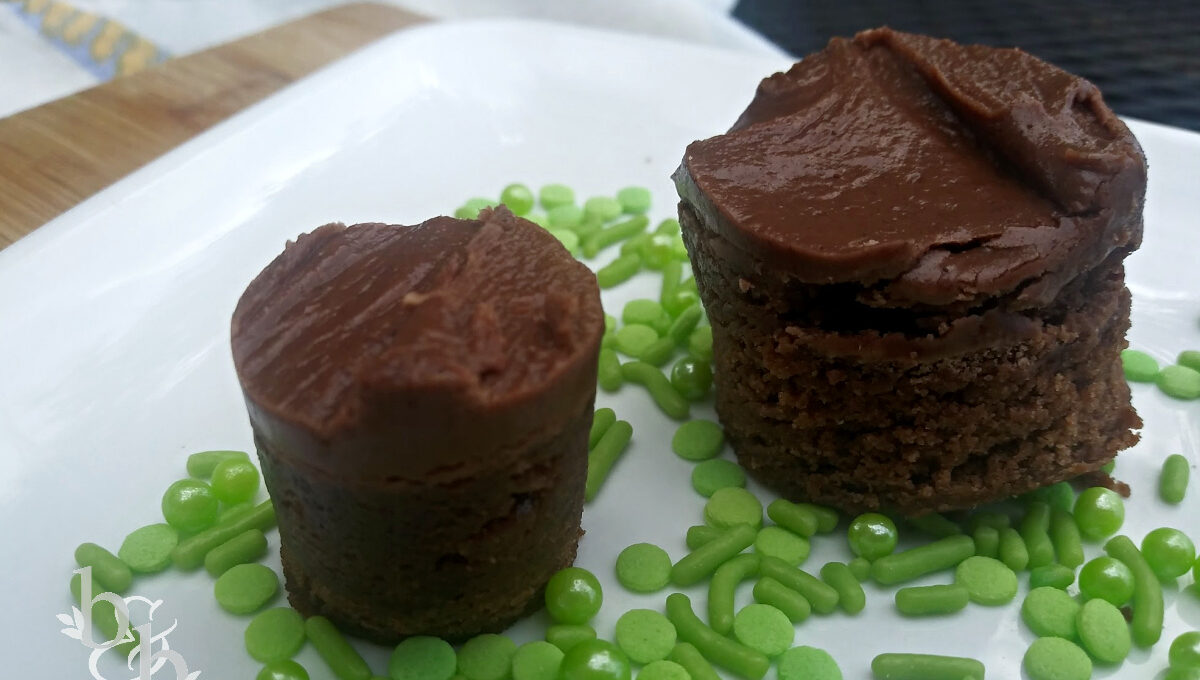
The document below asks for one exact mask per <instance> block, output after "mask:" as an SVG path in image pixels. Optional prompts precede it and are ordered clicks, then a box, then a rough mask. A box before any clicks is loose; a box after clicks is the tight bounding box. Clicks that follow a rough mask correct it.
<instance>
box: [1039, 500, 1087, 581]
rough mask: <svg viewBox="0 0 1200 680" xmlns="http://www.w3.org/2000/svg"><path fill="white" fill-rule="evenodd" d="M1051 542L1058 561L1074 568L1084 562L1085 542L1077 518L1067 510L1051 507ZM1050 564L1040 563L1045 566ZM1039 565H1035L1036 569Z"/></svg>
mask: <svg viewBox="0 0 1200 680" xmlns="http://www.w3.org/2000/svg"><path fill="white" fill-rule="evenodd" d="M1049 533H1050V542H1051V543H1052V544H1053V546H1054V554H1055V556H1056V558H1057V560H1058V563H1059V564H1061V565H1063V566H1064V567H1069V568H1071V569H1074V568H1075V567H1078V566H1079V565H1081V564H1083V560H1084V557H1083V542H1082V539H1081V538H1080V536H1079V527H1078V526H1077V525H1076V524H1075V518H1074V517H1073V516H1072V515H1071V513H1070V512H1069V511H1067V510H1062V509H1059V508H1051V509H1050V532H1049ZM1044 566H1048V565H1044V564H1043V565H1038V567H1044ZM1038 567H1034V568H1035V569H1036V568H1038Z"/></svg>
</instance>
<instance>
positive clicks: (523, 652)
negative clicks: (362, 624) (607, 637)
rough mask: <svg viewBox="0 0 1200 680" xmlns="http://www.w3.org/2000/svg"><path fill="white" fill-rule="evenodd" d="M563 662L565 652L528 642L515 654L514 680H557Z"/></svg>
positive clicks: (548, 644) (553, 647) (431, 679)
mask: <svg viewBox="0 0 1200 680" xmlns="http://www.w3.org/2000/svg"><path fill="white" fill-rule="evenodd" d="M562 660H563V651H562V650H561V649H559V648H558V647H555V646H554V645H552V644H550V643H549V642H543V641H542V640H535V641H533V642H527V643H525V644H523V645H521V646H520V647H518V648H517V651H516V653H514V654H513V658H512V677H513V680H557V678H558V669H559V667H560V666H562ZM414 680H415V679H414ZM430 680H434V679H433V678H430Z"/></svg>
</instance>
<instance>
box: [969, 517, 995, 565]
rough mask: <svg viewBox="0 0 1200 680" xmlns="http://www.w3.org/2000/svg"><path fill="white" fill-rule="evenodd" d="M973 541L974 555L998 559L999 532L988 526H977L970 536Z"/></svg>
mask: <svg viewBox="0 0 1200 680" xmlns="http://www.w3.org/2000/svg"><path fill="white" fill-rule="evenodd" d="M971 538H973V539H975V554H976V555H980V556H982V557H997V558H998V557H1000V532H999V531H996V529H995V528H993V527H989V526H983V525H981V526H977V527H975V532H974V533H972V534H971Z"/></svg>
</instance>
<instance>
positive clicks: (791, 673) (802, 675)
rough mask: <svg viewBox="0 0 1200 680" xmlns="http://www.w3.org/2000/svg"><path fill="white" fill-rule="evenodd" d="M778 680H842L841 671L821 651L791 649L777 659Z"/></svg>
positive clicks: (829, 657) (812, 648)
mask: <svg viewBox="0 0 1200 680" xmlns="http://www.w3.org/2000/svg"><path fill="white" fill-rule="evenodd" d="M779 680H842V669H840V668H838V665H837V662H836V661H834V660H833V657H832V656H829V652H826V651H825V650H823V649H817V648H816V647H803V646H802V647H792V648H791V649H789V650H787V651H786V652H784V653H783V655H782V656H780V657H779Z"/></svg>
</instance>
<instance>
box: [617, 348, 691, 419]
mask: <svg viewBox="0 0 1200 680" xmlns="http://www.w3.org/2000/svg"><path fill="white" fill-rule="evenodd" d="M621 377H623V378H624V379H625V380H627V381H629V382H631V383H634V384H637V385H641V386H642V387H645V388H646V391H647V392H649V393H650V397H651V398H652V399H654V403H655V404H656V405H657V406H658V408H659V409H660V410H662V412H663V413H665V414H666V415H667V417H669V418H673V419H675V420H686V419H687V417H688V414H689V413H690V412H691V406H690V405H689V404H688V400H687V399H684V398H683V395H681V394H680V393H679V392H678V391H676V390H675V388H674V387H673V386H672V385H671V381H670V380H669V379H667V376H665V375H663V373H662V371H660V370H658V368H657V367H655V366H652V365H650V364H648V363H645V362H642V361H630V362H627V363H624V364H621Z"/></svg>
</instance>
